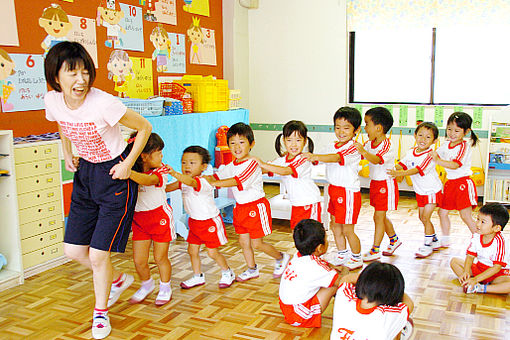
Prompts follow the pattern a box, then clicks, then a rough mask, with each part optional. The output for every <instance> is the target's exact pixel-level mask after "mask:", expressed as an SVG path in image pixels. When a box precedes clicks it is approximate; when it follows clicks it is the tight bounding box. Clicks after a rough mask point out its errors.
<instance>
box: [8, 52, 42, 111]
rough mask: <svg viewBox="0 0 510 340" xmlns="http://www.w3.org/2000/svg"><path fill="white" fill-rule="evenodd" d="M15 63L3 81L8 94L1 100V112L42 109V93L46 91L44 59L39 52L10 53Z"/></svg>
mask: <svg viewBox="0 0 510 340" xmlns="http://www.w3.org/2000/svg"><path fill="white" fill-rule="evenodd" d="M10 57H11V58H12V61H13V62H14V64H15V65H16V67H15V73H14V74H12V75H10V76H9V77H7V78H6V79H5V80H4V82H5V84H7V85H8V86H9V89H10V91H11V92H10V95H9V97H8V100H7V102H6V103H4V102H3V101H2V111H3V112H14V111H29V110H42V109H44V95H45V94H46V92H47V87H46V79H45V78H44V59H43V56H42V55H40V54H36V55H34V54H10Z"/></svg>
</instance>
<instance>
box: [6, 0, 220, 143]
mask: <svg viewBox="0 0 510 340" xmlns="http://www.w3.org/2000/svg"><path fill="white" fill-rule="evenodd" d="M2 1H8V0H2ZM9 1H11V0H9ZM156 1H157V0H152V2H154V3H155V2H156ZM194 1H195V2H202V3H203V2H209V12H210V14H209V16H203V15H196V14H191V13H187V12H185V11H184V10H183V5H184V1H182V0H175V4H176V12H177V25H170V24H162V25H163V28H164V29H165V30H166V31H168V32H169V33H181V34H184V35H185V37H186V31H187V29H188V28H189V27H190V25H191V23H192V17H193V16H195V17H198V18H200V25H201V27H203V28H209V29H211V30H214V31H215V36H216V39H215V43H216V61H217V65H216V66H210V65H197V64H190V61H189V50H190V45H191V43H190V41H189V39H188V38H187V37H186V48H185V51H186V74H201V75H213V76H215V77H218V78H223V17H222V0H209V1H207V0H194ZM117 2H119V3H123V4H127V5H132V6H136V7H137V8H138V11H137V13H139V14H141V12H140V9H142V11H143V13H144V14H145V13H146V11H147V4H148V1H146V0H121V1H119V0H117ZM52 3H56V4H58V5H60V6H61V7H62V9H63V10H64V11H65V12H66V13H67V14H68V15H74V16H79V17H85V18H91V19H96V14H97V7H98V6H99V5H100V4H101V1H100V0H74V1H73V2H67V1H60V0H31V1H26V0H14V5H15V10H16V22H17V27H18V36H19V47H13V46H1V45H0V48H2V49H4V50H5V51H7V52H8V53H9V54H11V53H28V54H42V53H43V50H42V48H41V42H42V41H43V40H44V38H45V37H46V35H47V34H46V32H45V31H44V30H43V29H42V28H41V27H39V24H38V22H39V18H40V17H41V15H42V13H43V10H44V9H45V8H46V7H48V6H50V5H51V4H52ZM142 4H143V5H142ZM157 25H158V23H157V22H149V21H146V20H143V36H144V51H143V52H139V51H131V50H126V51H127V52H128V54H129V56H130V57H145V58H150V57H151V55H152V53H153V51H154V46H153V45H152V43H151V41H150V40H149V36H150V34H151V32H152V30H153V29H154V27H156V26H157ZM96 39H97V48H98V66H99V68H98V69H97V77H96V81H95V83H94V86H96V87H98V88H100V89H102V90H105V91H107V92H110V93H112V94H115V95H116V94H117V93H116V92H115V91H114V84H113V81H112V80H109V79H108V77H107V74H108V71H107V69H106V65H107V63H108V60H109V56H110V53H111V52H112V49H111V48H107V47H106V46H105V44H104V41H105V39H106V28H105V27H102V26H100V27H98V26H97V27H96ZM152 68H153V86H154V93H155V94H156V93H157V76H158V75H159V76H168V75H170V76H171V75H175V76H182V74H175V73H158V72H157V71H156V61H155V60H153V61H152ZM0 128H1V129H7V130H13V132H14V136H15V137H18V136H26V135H29V134H42V133H47V132H55V131H57V124H56V123H53V122H49V121H47V120H46V119H45V117H44V110H31V111H19V112H12V113H3V112H2V113H0Z"/></svg>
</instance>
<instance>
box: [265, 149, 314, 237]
mask: <svg viewBox="0 0 510 340" xmlns="http://www.w3.org/2000/svg"><path fill="white" fill-rule="evenodd" d="M271 164H274V165H278V166H282V167H289V168H290V169H292V174H291V175H287V176H281V177H282V183H283V185H284V186H285V189H286V190H287V194H288V197H289V200H290V203H291V204H292V214H291V221H290V226H291V228H292V229H294V227H295V225H296V224H297V223H298V222H299V221H301V220H302V219H305V218H312V219H314V220H317V221H319V222H320V221H321V207H320V202H321V201H322V197H321V192H320V190H319V188H318V187H317V185H315V183H314V182H313V180H312V163H311V162H309V161H308V160H307V159H306V158H305V157H303V155H301V154H299V155H297V156H296V157H294V158H293V159H291V160H289V159H288V157H287V156H284V157H280V158H277V159H275V160H274V161H272V162H271ZM269 175H270V176H272V173H269Z"/></svg>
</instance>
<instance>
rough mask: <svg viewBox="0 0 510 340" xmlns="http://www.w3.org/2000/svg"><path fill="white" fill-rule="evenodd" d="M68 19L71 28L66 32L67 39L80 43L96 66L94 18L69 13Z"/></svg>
mask: <svg viewBox="0 0 510 340" xmlns="http://www.w3.org/2000/svg"><path fill="white" fill-rule="evenodd" d="M69 21H70V22H71V23H72V24H73V28H72V29H71V31H69V33H68V34H67V38H68V39H69V41H76V42H79V43H80V44H82V45H83V47H85V49H86V50H87V52H89V54H90V56H91V57H92V60H93V61H94V66H95V67H96V68H97V67H98V66H97V65H98V64H97V40H96V20H94V19H90V18H82V17H75V16H74V15H69Z"/></svg>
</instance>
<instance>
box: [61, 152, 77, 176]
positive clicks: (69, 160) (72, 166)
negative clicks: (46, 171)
mask: <svg viewBox="0 0 510 340" xmlns="http://www.w3.org/2000/svg"><path fill="white" fill-rule="evenodd" d="M64 162H65V167H66V170H67V171H70V172H76V171H77V170H78V166H79V163H80V157H75V156H73V155H69V156H65V155H64Z"/></svg>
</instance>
